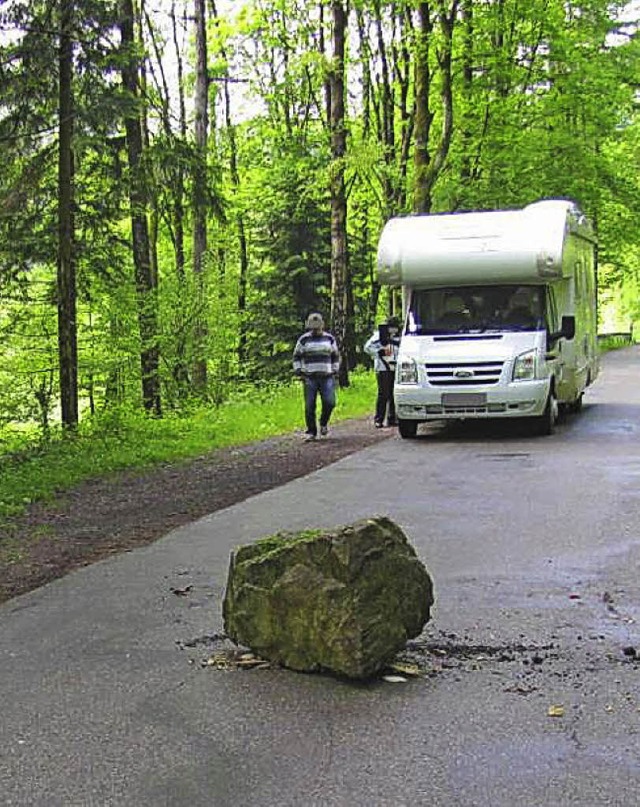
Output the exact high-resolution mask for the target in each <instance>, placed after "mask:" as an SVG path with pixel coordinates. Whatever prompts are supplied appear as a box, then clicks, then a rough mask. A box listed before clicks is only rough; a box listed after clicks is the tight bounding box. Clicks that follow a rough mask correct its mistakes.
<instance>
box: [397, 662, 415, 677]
mask: <svg viewBox="0 0 640 807" xmlns="http://www.w3.org/2000/svg"><path fill="white" fill-rule="evenodd" d="M389 669H390V670H393V671H394V672H396V673H400V675H420V668H419V667H418V665H417V664H402V663H400V662H399V663H397V664H391V665H390V666H389Z"/></svg>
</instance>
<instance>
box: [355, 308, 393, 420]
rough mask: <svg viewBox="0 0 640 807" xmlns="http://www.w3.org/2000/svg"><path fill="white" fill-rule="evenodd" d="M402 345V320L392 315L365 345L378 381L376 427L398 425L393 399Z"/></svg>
mask: <svg viewBox="0 0 640 807" xmlns="http://www.w3.org/2000/svg"><path fill="white" fill-rule="evenodd" d="M399 345H400V320H399V319H398V318H397V317H390V318H389V319H388V320H387V322H386V323H384V324H383V325H381V326H380V327H379V328H378V330H377V331H374V333H373V336H372V337H371V338H370V339H369V340H368V341H367V343H366V344H365V346H364V349H365V352H366V353H368V354H369V355H370V356H371V357H372V358H373V369H374V370H375V373H376V380H377V382H378V397H377V399H376V414H375V417H374V419H373V422H374V425H375V427H376V429H381V428H382V427H383V426H384V422H385V417H386V420H387V426H395V425H396V407H395V403H394V400H393V384H394V381H395V375H396V363H397V361H398V347H399Z"/></svg>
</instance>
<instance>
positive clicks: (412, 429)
mask: <svg viewBox="0 0 640 807" xmlns="http://www.w3.org/2000/svg"><path fill="white" fill-rule="evenodd" d="M398 431H399V432H400V437H403V438H404V439H405V440H411V439H412V438H413V437H415V436H416V433H417V431H418V421H417V420H402V419H399V420H398Z"/></svg>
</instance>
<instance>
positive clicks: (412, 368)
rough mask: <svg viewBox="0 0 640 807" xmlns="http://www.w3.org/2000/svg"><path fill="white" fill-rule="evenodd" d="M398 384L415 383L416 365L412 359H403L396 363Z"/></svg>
mask: <svg viewBox="0 0 640 807" xmlns="http://www.w3.org/2000/svg"><path fill="white" fill-rule="evenodd" d="M397 373H398V374H397V380H398V384H417V383H418V365H417V364H416V362H415V360H414V359H404V360H403V361H401V362H400V364H399V365H398V371H397Z"/></svg>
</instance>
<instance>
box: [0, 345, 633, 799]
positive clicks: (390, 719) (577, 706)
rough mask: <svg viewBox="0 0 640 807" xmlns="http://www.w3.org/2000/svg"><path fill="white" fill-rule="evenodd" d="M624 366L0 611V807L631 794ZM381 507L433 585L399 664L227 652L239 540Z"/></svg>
mask: <svg viewBox="0 0 640 807" xmlns="http://www.w3.org/2000/svg"><path fill="white" fill-rule="evenodd" d="M639 369H640V349H638V348H636V347H633V348H629V349H625V350H622V351H619V352H616V353H613V354H609V355H608V356H607V357H606V358H605V361H604V364H603V372H602V375H601V377H600V378H599V379H598V381H597V382H596V384H595V385H594V386H593V387H592V388H591V389H590V390H589V392H588V394H587V395H586V396H585V406H584V410H583V412H582V413H581V414H580V415H578V416H572V417H571V418H570V419H569V420H568V421H567V422H566V423H564V424H562V425H561V426H560V428H559V429H558V431H557V433H556V434H555V435H553V436H551V437H546V438H532V437H529V436H528V435H527V433H526V431H525V430H523V429H522V428H505V427H503V426H501V427H489V426H484V427H483V426H480V427H477V426H476V427H473V428H470V427H468V426H465V427H462V428H460V427H458V428H455V427H453V428H452V427H449V428H444V427H442V426H440V425H434V426H429V427H428V428H423V429H422V430H421V432H420V434H419V437H418V439H416V440H411V441H407V440H401V439H400V438H393V439H390V440H386V441H384V442H383V443H381V444H378V445H376V446H374V447H372V448H369V449H367V450H365V451H362V452H360V453H359V454H356V455H352V456H350V457H348V458H347V459H344V460H341V461H340V462H338V463H336V464H335V465H333V466H330V467H327V468H325V469H322V470H320V471H318V472H316V473H314V474H311V475H310V476H308V477H305V478H303V479H299V480H296V481H294V482H291V483H289V484H287V485H285V486H283V487H281V488H279V489H276V490H273V491H270V492H268V493H265V494H261V495H259V496H255V497H253V498H251V499H249V500H247V501H246V502H243V503H242V504H240V505H237V506H234V507H231V508H228V509H227V510H224V511H220V512H219V513H216V514H214V515H212V516H209V517H207V518H205V519H202V520H201V521H199V522H196V523H194V524H192V525H190V526H188V527H185V528H182V529H179V530H176V531H175V532H173V533H171V534H170V535H168V536H166V537H165V538H163V539H162V540H160V541H159V542H157V543H156V544H154V545H153V546H150V547H147V548H145V549H141V550H137V551H134V552H131V553H128V554H126V555H122V556H120V557H117V558H113V559H111V560H108V561H104V562H102V563H98V564H96V565H95V566H91V567H88V568H86V569H83V570H81V571H78V572H74V573H73V574H71V575H69V576H68V577H66V578H64V579H62V580H59V581H56V582H55V583H52V584H50V585H48V586H45V587H44V588H42V589H40V590H38V591H35V592H32V593H31V594H28V595H25V596H23V597H19V598H17V599H15V600H13V601H11V602H9V603H6V604H5V605H4V606H2V607H0V681H1V682H2V720H1V721H0V804H1V805H43V806H44V805H46V807H53V806H54V805H64V806H65V807H66V805H154V807H155V806H156V805H216V807H227V805H238V804H244V805H279V806H282V805H354V806H357V805H363V807H364V805H367V806H370V805H416V804H417V805H430V806H431V807H441V806H442V807H445V805H446V807H451V805H460V806H461V807H467V806H469V807H470V806H471V805H483V806H484V805H487V804H488V805H492V807H493V806H499V807H502V806H503V805H504V807H513V805H519V807H520V806H522V805H530V806H531V807H539V806H540V805H549V807H551V806H552V805H553V806H554V807H555V806H556V805H582V806H584V805H588V806H589V807H591V806H592V805H616V806H620V805H622V806H626V805H629V807H631V806H632V805H635V804H637V802H638V798H637V789H638V786H639V785H640V737H639V734H638V732H639V731H640V621H639V620H640V597H639V596H638V594H639V585H638V574H637V569H638V568H639V561H640V506H639V505H640V501H639V499H640V485H639V484H638V482H639V480H640V384H638V378H639V372H638V371H639ZM317 448H321V447H320V446H318V447H315V446H314V450H316V449H317ZM301 450H304V448H303V447H301ZM375 513H383V514H388V515H390V516H391V517H392V518H393V519H394V520H396V521H397V522H398V523H399V524H400V525H401V526H402V527H403V528H404V529H405V531H406V532H407V535H408V536H409V538H410V540H411V541H412V543H413V545H414V546H415V548H416V551H417V552H418V554H419V556H420V557H421V559H422V560H423V561H424V562H425V564H426V565H427V567H428V568H429V571H430V572H431V574H432V576H433V579H434V583H435V594H436V604H435V608H434V610H433V618H432V621H431V622H430V623H429V624H428V626H427V628H426V630H425V632H424V634H423V635H422V636H421V637H419V638H418V639H417V640H416V641H414V642H412V643H410V644H409V646H408V647H407V651H406V653H405V654H404V655H403V658H402V659H401V660H402V662H403V663H404V664H405V665H409V666H410V667H411V669H412V671H413V673H414V674H411V675H404V676H401V677H404V678H405V679H406V680H404V681H402V682H397V683H389V682H387V681H385V680H383V679H382V678H378V679H376V680H374V681H371V682H368V683H361V684H354V683H348V682H344V681H340V680H336V679H332V678H330V677H326V676H321V675H302V674H296V673H292V672H289V671H287V670H282V669H273V668H271V667H269V666H248V667H241V666H239V665H238V664H237V663H235V662H234V659H235V658H236V656H234V655H233V648H231V647H230V646H229V645H228V643H227V642H225V640H224V638H223V637H222V635H221V634H222V622H221V600H222V594H223V590H224V584H225V580H226V573H227V565H228V561H229V554H230V551H231V550H232V548H233V547H234V546H237V545H238V544H241V543H245V542H247V541H250V540H254V539H255V538H258V537H261V536H263V535H268V534H270V533H272V532H275V531H277V530H281V529H286V530H292V529H299V528H309V527H320V526H334V525H337V524H344V523H347V522H350V521H353V520H355V519H357V518H361V517H364V516H368V515H372V514H375Z"/></svg>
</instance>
